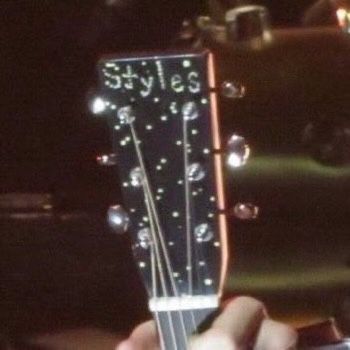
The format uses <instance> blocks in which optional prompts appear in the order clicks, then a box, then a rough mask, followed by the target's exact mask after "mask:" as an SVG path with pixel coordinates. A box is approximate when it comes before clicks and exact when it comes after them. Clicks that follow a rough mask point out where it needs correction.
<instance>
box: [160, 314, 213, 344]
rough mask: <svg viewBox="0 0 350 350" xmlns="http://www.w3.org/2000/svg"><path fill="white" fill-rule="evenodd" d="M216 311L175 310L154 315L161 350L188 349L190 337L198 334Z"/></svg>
mask: <svg viewBox="0 0 350 350" xmlns="http://www.w3.org/2000/svg"><path fill="white" fill-rule="evenodd" d="M215 311H216V309H196V310H182V311H180V310H176V311H161V312H157V313H154V319H155V320H156V322H157V327H158V334H159V339H160V343H161V349H162V350H185V349H188V340H189V338H190V337H191V335H194V334H196V333H198V332H199V329H200V328H201V327H202V325H203V323H205V322H206V320H207V319H209V318H211V316H212V314H213V313H214V312H215Z"/></svg>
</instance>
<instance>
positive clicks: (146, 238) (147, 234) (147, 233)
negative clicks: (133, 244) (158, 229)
mask: <svg viewBox="0 0 350 350" xmlns="http://www.w3.org/2000/svg"><path fill="white" fill-rule="evenodd" d="M151 237H152V235H151V229H150V228H149V227H145V228H143V229H141V230H140V231H139V232H138V233H137V239H138V241H139V244H140V246H141V248H143V249H148V248H149V247H150V245H151V242H152V238H151Z"/></svg>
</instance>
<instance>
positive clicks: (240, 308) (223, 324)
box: [212, 297, 267, 347]
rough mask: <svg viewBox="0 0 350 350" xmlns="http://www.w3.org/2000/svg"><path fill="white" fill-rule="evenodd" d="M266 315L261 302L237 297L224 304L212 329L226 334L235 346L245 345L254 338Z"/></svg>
mask: <svg viewBox="0 0 350 350" xmlns="http://www.w3.org/2000/svg"><path fill="white" fill-rule="evenodd" d="M266 317H267V312H266V309H265V306H264V304H263V303H262V302H260V301H258V300H256V299H253V298H250V297H238V298H236V299H234V300H233V301H231V302H230V303H229V304H228V305H227V306H226V308H225V310H224V311H223V313H222V314H221V315H220V316H219V317H218V318H217V319H216V320H215V321H214V323H213V325H212V329H214V330H219V331H221V332H224V333H226V334H228V335H229V336H230V337H231V339H232V341H233V342H234V344H235V345H236V346H238V347H240V346H243V345H245V346H246V345H247V344H249V343H251V342H252V341H253V340H254V339H255V336H256V334H257V332H258V329H259V327H260V325H261V323H262V321H263V320H264V319H265V318H266Z"/></svg>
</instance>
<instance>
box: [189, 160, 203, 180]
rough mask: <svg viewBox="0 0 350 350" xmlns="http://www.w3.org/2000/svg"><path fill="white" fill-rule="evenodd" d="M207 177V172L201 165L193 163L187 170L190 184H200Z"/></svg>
mask: <svg viewBox="0 0 350 350" xmlns="http://www.w3.org/2000/svg"><path fill="white" fill-rule="evenodd" d="M204 177H205V170H204V168H203V166H202V165H201V164H200V163H193V164H191V165H190V166H189V167H188V168H187V178H188V180H189V181H190V182H198V181H201V180H203V179H204Z"/></svg>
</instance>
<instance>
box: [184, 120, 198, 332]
mask: <svg viewBox="0 0 350 350" xmlns="http://www.w3.org/2000/svg"><path fill="white" fill-rule="evenodd" d="M182 133H183V143H184V145H183V159H184V182H185V205H186V250H187V266H186V268H187V278H188V294H189V295H193V271H192V268H193V266H192V236H191V207H190V183H189V178H188V173H187V172H188V168H189V159H188V158H189V157H188V153H187V152H188V147H189V144H188V121H187V119H186V117H185V116H183V122H182ZM190 317H191V321H192V325H193V330H195V329H196V326H197V325H196V320H195V316H194V313H193V311H192V310H191V312H190Z"/></svg>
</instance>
